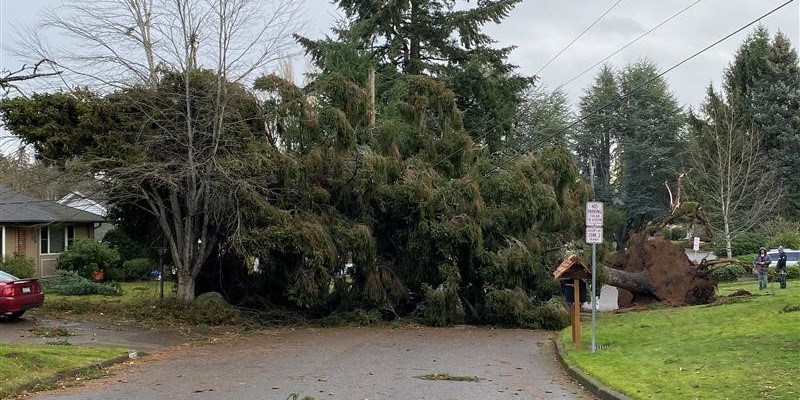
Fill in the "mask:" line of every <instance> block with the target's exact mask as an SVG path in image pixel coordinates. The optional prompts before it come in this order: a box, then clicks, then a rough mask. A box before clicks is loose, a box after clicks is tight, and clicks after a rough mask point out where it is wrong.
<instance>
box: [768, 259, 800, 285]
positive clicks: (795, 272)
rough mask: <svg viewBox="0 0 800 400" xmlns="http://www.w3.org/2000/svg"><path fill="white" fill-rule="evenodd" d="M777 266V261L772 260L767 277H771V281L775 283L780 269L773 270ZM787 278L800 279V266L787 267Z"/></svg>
mask: <svg viewBox="0 0 800 400" xmlns="http://www.w3.org/2000/svg"><path fill="white" fill-rule="evenodd" d="M774 266H775V260H772V264H770V268H769V270H767V275H768V276H769V280H770V281H775V280H777V279H778V274H779V272H778V269H777V268H773V267H774ZM786 278H787V279H797V278H800V266H798V265H792V266H790V267H786Z"/></svg>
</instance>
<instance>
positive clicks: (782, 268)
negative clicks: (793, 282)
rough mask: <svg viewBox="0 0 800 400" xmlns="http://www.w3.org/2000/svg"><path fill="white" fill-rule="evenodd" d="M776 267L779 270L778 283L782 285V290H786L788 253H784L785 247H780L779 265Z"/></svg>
mask: <svg viewBox="0 0 800 400" xmlns="http://www.w3.org/2000/svg"><path fill="white" fill-rule="evenodd" d="M775 267H777V269H778V282H780V284H781V289H786V253H784V252H783V246H778V263H777V264H776V265H775Z"/></svg>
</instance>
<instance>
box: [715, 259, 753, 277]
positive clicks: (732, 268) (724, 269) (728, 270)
mask: <svg viewBox="0 0 800 400" xmlns="http://www.w3.org/2000/svg"><path fill="white" fill-rule="evenodd" d="M750 261H752V260H750ZM745 265H749V264H745ZM748 273H749V269H748V270H745V268H744V267H742V266H741V265H739V264H728V265H723V266H715V268H714V269H713V270H712V271H711V276H712V277H714V279H716V281H717V282H736V280H737V279H738V278H739V277H740V276H745V275H747V274H748Z"/></svg>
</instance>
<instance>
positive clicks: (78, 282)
mask: <svg viewBox="0 0 800 400" xmlns="http://www.w3.org/2000/svg"><path fill="white" fill-rule="evenodd" d="M42 285H43V286H44V290H45V292H47V293H56V294H60V295H65V296H85V295H91V294H99V295H103V296H120V295H122V288H120V286H119V285H116V284H106V283H97V282H92V281H91V280H89V279H87V278H84V277H82V276H80V275H78V274H76V273H74V272H65V273H63V274H61V275H59V276H56V277H53V278H47V279H44V280H42Z"/></svg>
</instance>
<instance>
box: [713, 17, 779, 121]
mask: <svg viewBox="0 0 800 400" xmlns="http://www.w3.org/2000/svg"><path fill="white" fill-rule="evenodd" d="M769 51H770V42H769V32H768V31H767V29H766V28H764V27H763V26H759V27H758V28H756V30H755V31H754V32H753V33H752V34H751V35H749V36H748V37H747V39H745V41H744V43H742V45H741V46H739V50H737V52H736V56H735V57H734V60H733V61H732V62H731V64H730V65H729V66H728V68H727V69H726V70H725V77H724V81H723V91H724V93H725V98H726V99H727V102H728V104H729V105H730V106H731V107H732V108H733V112H734V113H735V114H736V115H739V116H740V117H741V118H742V120H743V121H752V119H753V112H752V107H753V98H754V97H755V96H756V94H755V93H756V90H757V85H758V83H757V82H758V81H759V80H760V79H761V77H762V76H763V75H764V73H765V72H766V70H767V55H768V54H769Z"/></svg>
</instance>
